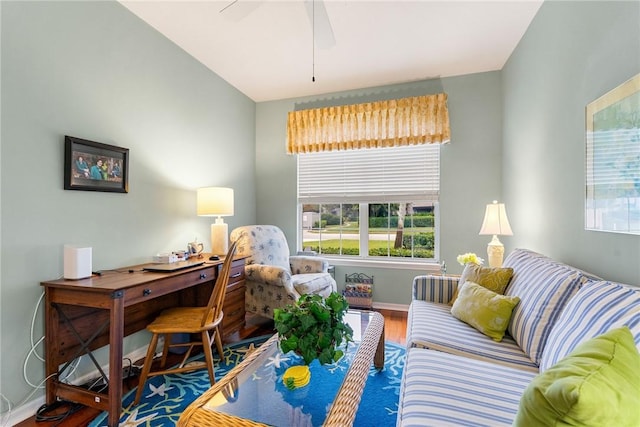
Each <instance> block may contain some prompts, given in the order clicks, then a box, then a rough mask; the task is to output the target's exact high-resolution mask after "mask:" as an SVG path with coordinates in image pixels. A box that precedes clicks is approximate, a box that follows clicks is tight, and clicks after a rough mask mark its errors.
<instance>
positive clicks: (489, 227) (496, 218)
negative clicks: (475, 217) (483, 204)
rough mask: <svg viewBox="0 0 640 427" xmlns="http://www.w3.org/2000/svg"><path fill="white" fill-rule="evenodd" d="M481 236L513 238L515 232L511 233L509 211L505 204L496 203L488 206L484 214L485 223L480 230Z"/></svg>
mask: <svg viewBox="0 0 640 427" xmlns="http://www.w3.org/2000/svg"><path fill="white" fill-rule="evenodd" d="M480 234H481V235H492V234H493V235H501V236H513V231H511V225H509V220H508V219H507V210H506V209H505V207H504V203H498V202H496V201H494V202H493V203H491V204H488V205H487V208H486V210H485V212H484V221H483V222H482V227H481V228H480Z"/></svg>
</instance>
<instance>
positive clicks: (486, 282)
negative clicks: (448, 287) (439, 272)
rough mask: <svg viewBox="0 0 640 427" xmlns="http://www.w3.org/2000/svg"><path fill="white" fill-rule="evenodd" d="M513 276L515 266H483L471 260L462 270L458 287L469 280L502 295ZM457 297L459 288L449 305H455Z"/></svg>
mask: <svg viewBox="0 0 640 427" xmlns="http://www.w3.org/2000/svg"><path fill="white" fill-rule="evenodd" d="M512 276H513V268H501V267H483V266H481V265H478V264H474V263H472V262H469V263H467V264H465V266H464V270H462V275H461V276H460V280H459V281H458V288H460V286H462V284H463V283H464V282H467V281H469V282H474V283H477V284H478V285H480V286H484V287H485V288H487V289H489V290H491V291H493V292H495V293H497V294H500V295H502V294H504V291H505V289H507V285H508V284H509V281H510V280H511V277H512ZM457 297H458V289H456V291H455V292H454V293H453V297H451V301H449V305H453V303H454V302H455V300H456V298H457Z"/></svg>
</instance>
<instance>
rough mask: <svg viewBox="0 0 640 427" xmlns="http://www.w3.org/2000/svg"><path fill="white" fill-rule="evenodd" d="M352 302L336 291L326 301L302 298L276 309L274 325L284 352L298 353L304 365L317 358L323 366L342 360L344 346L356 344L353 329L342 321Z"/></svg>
mask: <svg viewBox="0 0 640 427" xmlns="http://www.w3.org/2000/svg"><path fill="white" fill-rule="evenodd" d="M348 308H349V303H347V300H346V299H345V298H344V297H343V296H342V295H340V294H339V293H337V292H332V293H331V294H330V295H329V296H327V297H326V298H324V297H322V296H321V295H314V294H305V295H302V296H301V297H300V298H299V299H298V301H297V302H296V303H295V304H289V305H287V306H286V307H284V308H279V309H274V325H275V329H276V331H277V332H278V336H279V343H280V349H281V350H282V352H283V353H288V352H290V351H293V352H295V353H296V354H298V355H299V356H301V357H302V359H303V360H304V363H305V364H307V365H308V364H310V363H311V362H313V360H314V359H318V361H319V362H320V364H321V365H324V364H325V363H333V362H337V361H338V360H340V358H341V357H342V356H343V355H344V352H343V351H342V350H340V349H339V347H340V346H341V345H343V344H344V345H345V347H346V346H347V345H348V343H349V342H351V341H353V330H352V329H351V326H349V325H348V324H346V323H345V322H344V321H343V317H344V314H345V312H346V311H347V309H348Z"/></svg>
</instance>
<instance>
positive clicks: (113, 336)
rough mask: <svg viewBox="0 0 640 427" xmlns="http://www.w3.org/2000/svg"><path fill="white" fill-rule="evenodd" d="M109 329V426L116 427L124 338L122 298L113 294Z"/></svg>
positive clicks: (120, 404)
mask: <svg viewBox="0 0 640 427" xmlns="http://www.w3.org/2000/svg"><path fill="white" fill-rule="evenodd" d="M110 316H111V318H110V321H111V327H110V329H109V344H110V348H109V426H111V427H118V424H119V420H120V411H121V408H122V340H123V338H124V298H123V297H122V294H116V295H114V296H113V300H112V305H111V314H110Z"/></svg>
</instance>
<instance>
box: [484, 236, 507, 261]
mask: <svg viewBox="0 0 640 427" xmlns="http://www.w3.org/2000/svg"><path fill="white" fill-rule="evenodd" d="M487 255H488V259H489V267H492V268H498V267H502V259H503V257H504V245H503V244H502V242H501V241H500V240H498V236H496V235H495V234H494V235H493V239H491V241H490V242H489V244H488V245H487Z"/></svg>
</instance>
